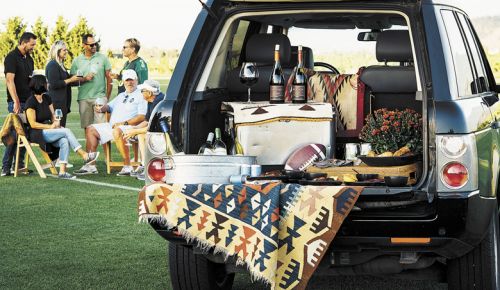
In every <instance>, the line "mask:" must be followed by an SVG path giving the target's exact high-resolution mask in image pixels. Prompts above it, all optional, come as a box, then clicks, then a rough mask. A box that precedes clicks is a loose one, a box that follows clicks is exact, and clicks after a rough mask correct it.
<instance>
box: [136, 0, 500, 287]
mask: <svg viewBox="0 0 500 290" xmlns="http://www.w3.org/2000/svg"><path fill="white" fill-rule="evenodd" d="M446 2H447V1H444V0H443V1H434V0H404V1H403V0H401V1H396V0H392V1H379V0H374V1H348V0H331V1H326V0H324V1H322V0H317V1H306V0H302V1H300V0H297V1H294V0H288V1H285V0H283V1H279V0H276V1H265V0H263V1H258V0H253V1H245V0H240V1H238V0H232V1H230V0H209V1H207V3H206V7H204V8H203V9H202V11H201V12H200V14H199V16H198V18H197V19H196V22H195V24H194V26H193V28H192V30H191V32H190V34H189V37H188V38H187V41H186V43H185V45H184V48H183V50H182V52H181V55H180V58H179V61H178V63H177V66H176V68H175V71H174V74H173V77H172V79H171V80H170V84H169V87H168V90H167V94H166V98H165V100H164V101H163V102H162V103H160V104H159V105H158V106H157V107H156V111H155V113H154V114H153V117H152V119H151V120H150V127H149V132H148V136H147V140H148V141H147V142H148V145H149V146H148V148H149V151H148V153H147V156H146V161H147V163H146V164H149V165H147V172H148V174H146V185H149V184H151V183H154V182H161V181H162V178H163V176H164V172H158V168H160V171H161V170H163V169H162V168H163V167H161V166H159V167H158V166H156V165H157V163H158V162H161V160H162V158H164V157H165V156H166V153H165V149H164V148H165V144H164V142H163V141H162V138H157V137H156V136H158V135H161V134H162V133H163V132H166V131H168V132H169V133H170V135H171V136H172V137H173V142H174V144H175V145H177V146H179V148H182V149H183V151H184V152H186V153H190V154H196V153H197V152H198V148H199V147H200V145H202V144H203V142H204V140H205V138H206V136H207V133H208V132H210V131H212V130H213V128H215V127H224V122H225V118H224V115H223V114H221V112H220V108H221V103H222V102H224V101H237V100H240V101H245V100H246V87H244V86H243V85H242V84H240V83H239V80H238V71H239V68H240V67H241V64H242V62H244V61H256V62H258V63H259V68H260V70H261V77H260V79H259V81H258V83H257V84H256V85H255V86H254V87H253V88H252V99H253V100H268V99H269V81H268V80H269V74H270V71H271V67H272V60H273V49H274V45H275V44H277V43H279V44H281V48H280V49H281V52H282V54H281V55H282V57H283V59H282V66H283V70H284V72H285V77H288V76H289V74H290V72H291V70H292V68H293V67H294V66H295V64H296V61H295V58H296V57H295V56H294V55H295V54H296V51H297V46H298V45H304V64H305V66H306V67H309V68H310V69H314V70H315V71H322V72H323V73H326V74H332V75H335V74H342V75H345V76H353V75H356V76H357V77H359V79H360V81H361V82H362V83H363V84H364V88H365V91H364V93H363V94H362V95H361V96H362V98H363V100H362V102H360V103H359V104H363V108H362V109H361V108H360V107H358V108H357V111H358V112H361V113H362V115H360V114H357V115H356V116H354V117H353V118H357V120H358V121H359V120H360V119H361V120H363V119H364V117H365V116H366V115H367V114H369V113H371V112H373V111H374V110H376V109H378V108H392V109H400V110H403V109H405V108H411V109H413V110H415V111H416V112H418V113H420V114H422V116H423V134H422V135H423V138H422V139H423V140H422V142H423V148H424V149H423V158H422V161H421V162H419V163H418V164H419V170H418V172H419V175H418V180H417V182H416V183H415V184H413V185H412V186H403V187H398V188H388V187H367V188H365V190H364V191H363V192H362V194H361V196H360V198H359V200H358V202H357V203H356V208H355V209H354V210H353V211H352V212H351V214H350V215H349V216H348V218H347V219H346V221H345V222H344V224H343V225H342V227H341V229H340V230H339V232H338V234H337V236H336V237H335V239H334V241H333V243H332V246H331V249H330V250H329V252H328V253H327V254H326V255H325V257H324V259H323V260H322V262H321V265H320V266H319V267H320V269H321V270H322V271H317V273H319V272H321V273H327V274H329V275H363V274H364V275H366V274H367V275H393V276H394V275H396V276H397V275H400V274H402V275H405V277H408V276H410V277H411V276H413V277H422V275H430V274H433V275H432V276H435V274H436V273H437V274H439V273H442V277H447V281H448V285H449V288H450V289H500V275H499V258H498V255H499V250H500V248H499V245H498V242H499V234H498V230H499V228H498V227H499V215H498V212H499V211H498V197H497V189H498V183H499V180H498V173H499V160H500V154H499V153H500V150H499V143H500V135H499V130H500V129H499V128H500V123H499V121H498V120H497V116H500V102H499V99H498V96H497V92H498V91H499V88H498V86H497V85H496V83H495V79H494V77H493V74H492V70H491V68H490V65H489V64H488V61H487V59H486V55H485V52H484V50H483V48H482V46H481V43H480V42H479V39H478V37H477V34H476V32H475V31H474V28H473V26H472V24H471V22H470V20H469V19H468V17H467V15H466V14H465V13H464V12H463V11H461V10H460V9H458V8H456V7H453V6H452V5H450V4H446ZM350 36H352V37H350ZM256 37H259V41H258V42H256V41H255V40H253V39H255V38H256ZM256 43H257V45H256ZM316 45H324V46H327V47H329V48H331V51H336V50H335V48H337V47H339V48H340V47H344V48H345V47H346V46H348V47H347V49H344V50H351V52H356V51H357V50H358V49H359V48H360V47H368V49H370V48H371V49H372V52H371V55H370V57H368V58H366V60H365V58H363V57H359V58H357V59H356V61H357V63H351V67H349V64H346V61H345V60H344V59H343V57H342V56H343V55H344V54H342V53H339V54H338V55H336V54H335V53H333V54H332V53H330V55H329V56H330V57H325V56H324V55H323V56H322V57H321V58H319V59H315V57H316V58H318V57H317V56H318V55H321V51H320V50H319V49H317V48H316ZM373 48H374V49H373ZM364 51H367V50H364ZM363 55H366V53H365V54H363ZM333 61H335V62H337V63H329V62H333ZM363 62H364V63H363ZM347 69H349V71H346V70H347ZM337 105H338V104H337ZM347 111H348V110H346V109H344V111H343V112H340V113H341V114H345V115H347V116H349V112H347ZM341 117H342V116H341ZM344 117H345V116H344ZM351 117H352V114H351ZM347 118H348V117H345V118H340V119H339V121H340V122H343V121H345V119H347ZM361 122H362V121H361ZM354 129H356V128H354ZM357 129H359V128H357ZM354 131H355V130H354ZM297 134H300V132H298V133H297ZM162 142H163V143H162ZM349 142H360V141H359V139H357V135H356V134H349V132H347V131H346V132H344V134H342V132H339V134H338V135H337V138H336V147H335V148H334V149H333V150H334V152H335V153H336V154H341V152H340V151H341V148H343V147H344V146H343V145H345V143H349ZM148 162H149V163H148ZM277 165H280V164H277ZM282 165H283V164H281V166H282ZM265 169H266V168H264V170H265ZM150 224H151V225H152V227H153V228H154V229H155V230H156V231H157V232H158V233H159V234H160V235H161V236H163V237H164V238H166V239H167V240H169V241H171V243H170V244H169V261H170V271H171V279H172V283H173V285H174V289H191V288H193V289H228V288H230V287H231V285H232V279H233V277H234V273H235V272H237V271H240V268H239V267H237V266H235V265H234V264H233V263H232V262H231V259H229V260H227V261H225V260H224V259H223V257H221V256H218V255H214V254H207V253H202V252H201V251H199V250H197V248H196V247H193V246H192V245H190V244H188V243H187V242H185V241H184V240H183V239H182V238H181V237H179V236H178V235H176V234H175V232H172V231H169V230H168V229H167V228H164V227H162V226H161V225H160V224H158V223H156V222H154V221H151V222H150ZM318 270H319V269H318ZM438 276H439V275H438Z"/></svg>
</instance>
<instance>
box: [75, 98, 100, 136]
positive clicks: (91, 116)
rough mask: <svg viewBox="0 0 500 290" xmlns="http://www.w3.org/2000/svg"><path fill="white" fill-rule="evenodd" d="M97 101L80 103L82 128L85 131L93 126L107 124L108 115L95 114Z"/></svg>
mask: <svg viewBox="0 0 500 290" xmlns="http://www.w3.org/2000/svg"><path fill="white" fill-rule="evenodd" d="M94 102H95V99H88V100H80V101H78V109H79V110H80V126H81V127H82V128H83V129H85V128H87V127H88V126H90V125H92V124H98V123H104V122H106V114H104V113H96V112H94Z"/></svg>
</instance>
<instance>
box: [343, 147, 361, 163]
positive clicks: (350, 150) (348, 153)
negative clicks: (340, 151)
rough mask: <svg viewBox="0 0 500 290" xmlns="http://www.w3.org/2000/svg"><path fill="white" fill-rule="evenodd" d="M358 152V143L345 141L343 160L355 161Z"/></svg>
mask: <svg viewBox="0 0 500 290" xmlns="http://www.w3.org/2000/svg"><path fill="white" fill-rule="evenodd" d="M358 154H359V144H358V143H347V144H345V160H347V161H356V160H357V159H358Z"/></svg>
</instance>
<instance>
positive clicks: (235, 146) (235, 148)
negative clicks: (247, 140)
mask: <svg viewBox="0 0 500 290" xmlns="http://www.w3.org/2000/svg"><path fill="white" fill-rule="evenodd" d="M229 134H230V137H231V140H233V143H232V144H231V147H230V149H229V154H231V155H243V147H242V146H241V144H240V142H238V137H236V132H235V130H234V128H231V129H230V131H229Z"/></svg>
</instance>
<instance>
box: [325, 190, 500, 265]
mask: <svg viewBox="0 0 500 290" xmlns="http://www.w3.org/2000/svg"><path fill="white" fill-rule="evenodd" d="M496 206H497V201H496V198H485V197H482V196H480V195H479V194H478V193H474V194H469V195H467V194H465V195H462V196H459V197H458V196H455V197H453V198H443V197H441V198H438V199H437V200H435V201H434V202H433V203H432V204H428V208H429V209H432V210H429V211H428V213H429V214H428V215H425V214H424V211H421V212H419V213H420V214H419V215H418V217H417V215H416V214H415V212H413V213H410V211H411V210H412V209H411V208H410V207H408V208H406V210H408V216H409V218H401V215H398V216H397V217H395V218H388V219H384V218H380V217H374V216H367V215H365V214H363V213H356V212H354V213H351V214H350V215H349V216H348V218H347V220H346V221H345V222H344V224H343V225H342V227H341V228H340V230H339V233H338V234H337V236H336V237H335V239H334V241H333V243H332V246H331V250H332V251H334V252H351V253H355V252H356V253H361V252H364V251H376V252H379V253H382V254H396V253H401V252H417V253H432V254H436V255H438V256H442V257H445V258H448V259H452V258H456V257H460V256H463V255H464V254H466V253H467V252H469V251H470V250H472V249H473V248H474V247H475V246H477V245H478V244H479V242H480V241H481V240H482V239H483V237H484V235H485V234H486V231H487V229H488V226H489V223H490V221H491V216H492V215H493V213H494V210H495V207H496ZM399 210H400V211H401V210H405V208H402V209H399ZM393 216H396V215H395V214H393ZM401 237H402V238H430V242H429V243H425V244H418V243H416V244H399V243H393V242H391V238H401Z"/></svg>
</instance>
